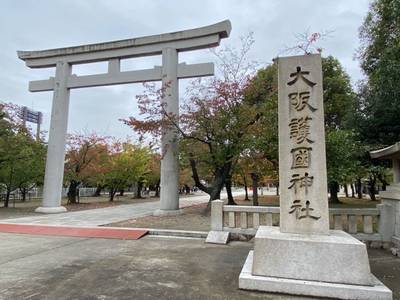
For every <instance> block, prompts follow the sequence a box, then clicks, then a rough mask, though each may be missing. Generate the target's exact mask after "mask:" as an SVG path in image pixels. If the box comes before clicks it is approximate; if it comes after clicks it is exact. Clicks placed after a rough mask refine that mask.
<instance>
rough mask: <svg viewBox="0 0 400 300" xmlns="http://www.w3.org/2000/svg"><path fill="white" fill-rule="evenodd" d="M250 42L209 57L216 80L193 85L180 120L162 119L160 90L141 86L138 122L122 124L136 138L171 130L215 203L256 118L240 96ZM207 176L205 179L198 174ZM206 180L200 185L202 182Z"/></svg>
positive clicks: (249, 69) (249, 65) (250, 69)
mask: <svg viewBox="0 0 400 300" xmlns="http://www.w3.org/2000/svg"><path fill="white" fill-rule="evenodd" d="M253 42H254V41H253V39H252V36H251V35H249V36H248V37H246V38H243V39H242V47H241V49H240V50H239V51H236V50H235V49H231V48H226V49H223V50H221V51H214V54H215V55H216V56H217V57H218V59H219V64H218V68H219V73H220V76H219V77H215V78H211V79H207V80H200V79H199V80H195V81H193V82H192V85H191V86H190V88H189V90H188V93H187V94H188V95H189V97H188V98H187V99H186V101H185V102H184V104H183V105H182V106H181V114H180V116H179V117H178V116H175V115H171V114H168V113H166V109H165V107H164V106H163V105H161V101H160V100H161V98H162V96H163V92H164V89H163V88H161V89H157V88H156V87H155V86H154V85H147V86H146V87H147V92H146V93H145V94H144V95H141V96H139V97H138V103H139V108H140V112H141V115H142V117H141V118H136V117H130V118H129V119H128V120H125V122H126V124H128V125H129V126H131V127H132V128H133V129H134V130H135V131H136V132H138V133H140V134H142V135H145V134H152V135H153V136H157V137H159V136H160V134H161V129H162V128H163V127H165V126H169V127H171V126H172V127H174V128H175V129H176V130H177V131H178V132H179V136H180V139H181V152H182V153H183V155H184V156H185V157H186V158H187V159H188V161H189V164H190V168H191V171H192V177H193V180H194V182H195V184H196V186H197V187H198V188H199V189H200V190H202V191H204V192H206V193H207V194H209V195H210V200H215V199H219V198H220V192H221V190H222V188H223V187H224V186H227V189H229V188H230V185H231V176H232V168H233V165H234V164H235V162H236V160H237V159H238V156H239V154H240V153H241V152H242V151H243V147H245V144H246V140H247V139H248V138H249V135H248V133H249V132H250V131H251V128H252V127H253V126H256V123H257V121H258V119H259V118H260V114H259V112H258V111H257V110H256V109H254V106H253V105H248V104H247V103H246V102H245V97H244V91H245V89H246V87H247V86H248V84H249V80H250V79H251V76H252V75H253V74H254V70H255V66H256V64H255V63H254V62H252V61H250V60H249V59H248V52H249V51H250V48H251V45H252V44H253ZM201 170H207V174H204V173H201ZM205 179H206V180H205Z"/></svg>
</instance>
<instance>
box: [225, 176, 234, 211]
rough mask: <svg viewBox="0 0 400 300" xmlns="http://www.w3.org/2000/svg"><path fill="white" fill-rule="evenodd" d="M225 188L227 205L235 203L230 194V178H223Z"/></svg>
mask: <svg viewBox="0 0 400 300" xmlns="http://www.w3.org/2000/svg"><path fill="white" fill-rule="evenodd" d="M225 188H226V193H227V195H228V205H236V203H235V201H234V200H233V196H232V181H231V179H230V178H227V179H226V180H225Z"/></svg>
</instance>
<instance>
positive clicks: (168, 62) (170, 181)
mask: <svg viewBox="0 0 400 300" xmlns="http://www.w3.org/2000/svg"><path fill="white" fill-rule="evenodd" d="M162 85H163V87H165V91H164V95H163V96H164V97H163V99H162V101H163V104H164V103H165V109H166V112H167V113H172V114H173V115H176V116H178V115H179V82H178V52H177V51H176V49H173V48H165V49H163V51H162ZM163 131H164V129H163ZM178 147H179V145H178V135H177V132H176V130H175V129H174V128H166V129H165V132H163V135H162V137H161V153H162V159H161V180H160V185H161V191H160V210H158V211H156V212H155V213H154V214H155V215H165V214H176V213H179V190H178V189H179V149H178Z"/></svg>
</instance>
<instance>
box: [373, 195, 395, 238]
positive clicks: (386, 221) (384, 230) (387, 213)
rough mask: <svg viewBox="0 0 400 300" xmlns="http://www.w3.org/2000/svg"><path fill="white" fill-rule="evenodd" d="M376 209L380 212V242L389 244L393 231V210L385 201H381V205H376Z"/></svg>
mask: <svg viewBox="0 0 400 300" xmlns="http://www.w3.org/2000/svg"><path fill="white" fill-rule="evenodd" d="M377 208H378V209H379V210H380V216H379V233H380V235H381V236H382V242H391V241H392V237H393V235H394V229H395V209H394V207H393V206H392V205H391V204H389V203H388V202H387V201H385V199H382V204H378V205H377Z"/></svg>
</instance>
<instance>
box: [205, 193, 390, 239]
mask: <svg viewBox="0 0 400 300" xmlns="http://www.w3.org/2000/svg"><path fill="white" fill-rule="evenodd" d="M392 213H393V210H391V209H390V206H388V205H386V204H379V205H377V208H330V209H329V219H330V228H331V229H336V230H343V231H346V232H348V233H350V234H351V235H353V236H354V237H355V238H357V239H359V240H362V241H365V242H390V241H391V239H392V235H393V228H394V226H395V224H394V218H393V217H392V216H391V215H392ZM279 214H280V208H279V207H274V206H240V205H224V202H223V201H221V200H215V201H213V202H212V204H211V230H214V231H226V232H230V233H233V234H245V235H255V233H256V231H257V229H258V227H259V226H260V225H267V226H279Z"/></svg>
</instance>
